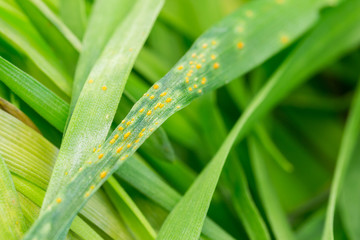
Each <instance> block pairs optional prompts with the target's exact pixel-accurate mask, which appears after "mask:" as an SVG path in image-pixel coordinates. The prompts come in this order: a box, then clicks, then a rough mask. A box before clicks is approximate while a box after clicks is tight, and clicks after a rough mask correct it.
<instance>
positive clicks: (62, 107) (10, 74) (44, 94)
mask: <svg viewBox="0 0 360 240" xmlns="http://www.w3.org/2000/svg"><path fill="white" fill-rule="evenodd" d="M0 80H1V81H2V82H3V83H5V84H6V85H7V86H8V87H9V88H10V89H11V90H12V91H13V92H14V93H15V94H17V95H18V96H20V97H21V98H22V99H23V100H24V101H25V102H26V103H27V104H29V105H30V106H31V107H32V108H33V109H34V110H35V111H36V112H38V113H39V114H40V115H41V116H42V117H43V118H45V119H46V120H47V121H48V122H49V123H50V124H51V125H53V126H54V127H56V128H57V129H58V130H60V131H61V130H63V129H64V127H65V122H66V118H67V116H68V109H69V106H68V104H67V103H66V102H65V101H63V100H62V99H60V98H59V97H57V96H56V95H55V94H54V93H52V92H51V91H49V90H48V89H47V88H46V87H45V86H43V85H42V84H41V83H39V82H38V81H36V80H35V79H33V78H32V77H31V76H30V75H28V74H26V73H24V72H23V71H21V70H20V69H18V68H17V67H15V66H14V65H12V64H11V63H9V62H8V61H6V60H5V59H3V58H2V57H0Z"/></svg>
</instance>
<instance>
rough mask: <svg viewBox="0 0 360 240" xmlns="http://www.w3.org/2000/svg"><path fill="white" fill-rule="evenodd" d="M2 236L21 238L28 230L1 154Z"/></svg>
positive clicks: (0, 219)
mask: <svg viewBox="0 0 360 240" xmlns="http://www.w3.org/2000/svg"><path fill="white" fill-rule="evenodd" d="M0 211H1V215H0V223H1V224H0V237H1V239H14V240H15V239H20V238H21V237H22V236H23V234H24V233H25V232H26V230H27V227H26V224H25V219H24V216H23V213H22V211H21V208H20V204H19V199H18V196H17V193H16V190H15V187H14V183H13V181H12V178H11V175H10V171H9V169H8V168H7V167H6V163H5V161H4V159H3V158H2V156H1V155H0Z"/></svg>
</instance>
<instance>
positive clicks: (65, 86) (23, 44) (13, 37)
mask: <svg viewBox="0 0 360 240" xmlns="http://www.w3.org/2000/svg"><path fill="white" fill-rule="evenodd" d="M0 16H1V17H0V34H1V36H2V37H3V38H4V40H6V41H7V42H9V44H10V45H12V46H14V48H15V49H20V50H21V51H22V52H23V53H24V54H25V55H26V56H27V57H28V58H29V59H31V61H32V62H33V63H34V64H35V65H36V66H37V67H38V68H39V69H40V70H41V71H42V72H43V73H45V75H47V76H48V77H49V78H50V79H51V80H52V81H53V83H54V84H55V85H56V86H58V87H59V88H60V89H61V90H62V91H63V92H64V93H66V94H67V95H68V96H69V95H70V94H71V84H72V80H71V78H70V76H69V73H68V72H67V71H66V69H65V67H64V66H63V65H62V63H60V61H59V59H58V58H57V57H56V55H55V53H54V52H53V50H52V49H51V48H50V46H49V45H48V44H47V43H46V41H45V40H44V39H43V38H42V37H41V36H40V35H39V34H38V32H37V31H36V29H34V28H33V27H32V25H31V23H30V22H28V21H27V19H26V18H25V16H24V15H22V13H21V12H19V11H18V10H17V9H15V8H13V7H11V6H10V5H8V4H6V3H5V2H0Z"/></svg>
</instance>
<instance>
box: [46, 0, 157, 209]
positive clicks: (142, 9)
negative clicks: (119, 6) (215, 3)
mask: <svg viewBox="0 0 360 240" xmlns="http://www.w3.org/2000/svg"><path fill="white" fill-rule="evenodd" d="M162 4H163V0H151V1H149V0H139V1H137V2H136V4H135V6H134V7H133V8H132V10H131V11H130V12H129V13H128V15H127V16H126V17H125V18H124V20H123V21H122V23H121V24H120V25H119V26H118V27H117V29H116V31H115V32H114V35H113V36H112V37H111V39H110V40H109V42H108V43H107V45H106V47H105V49H104V51H103V52H102V53H101V56H100V58H99V59H98V60H97V62H96V64H95V65H94V67H93V69H92V70H91V72H90V74H89V76H88V77H87V79H88V80H87V83H86V84H85V85H84V88H83V90H82V91H81V94H80V97H79V99H78V101H77V103H76V106H75V109H74V111H73V113H72V115H71V117H70V121H69V123H68V125H67V129H66V132H65V135H64V137H63V140H62V144H61V148H60V152H59V155H58V158H57V160H56V162H55V166H54V169H53V173H52V177H51V179H50V183H49V187H48V189H47V193H46V196H45V200H44V205H43V210H45V209H46V208H47V206H48V205H49V204H50V202H51V201H53V200H54V199H55V196H56V194H57V193H58V192H59V191H61V188H62V187H61V186H65V183H67V182H68V181H70V180H71V178H72V177H73V176H74V175H75V174H76V173H77V172H78V171H79V167H80V166H81V165H82V164H83V163H84V162H85V160H86V158H87V156H89V155H90V154H91V153H92V152H95V151H97V149H98V148H99V147H100V146H99V144H101V143H102V142H103V141H104V139H105V138H106V136H107V134H108V131H109V129H110V126H111V123H112V120H113V118H114V115H115V112H116V110H117V106H118V103H119V101H120V98H121V94H122V92H123V90H124V86H125V83H126V80H127V78H128V76H129V73H130V71H131V68H132V66H133V64H134V62H135V58H136V56H137V54H138V53H139V51H140V48H141V47H142V45H143V44H144V42H145V39H146V37H147V35H148V33H149V32H150V30H151V27H152V24H153V22H154V21H155V19H156V17H157V15H158V13H159V11H160V9H161V7H162ZM139 32H141V34H140V35H139V34H138V33H139ZM130 123H132V122H131V120H130ZM128 124H129V123H128ZM93 149H95V151H93ZM86 164H87V165H89V163H86ZM65 173H67V175H66V174H65ZM59 186H60V187H59Z"/></svg>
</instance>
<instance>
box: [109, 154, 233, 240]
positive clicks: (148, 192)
mask: <svg viewBox="0 0 360 240" xmlns="http://www.w3.org/2000/svg"><path fill="white" fill-rule="evenodd" d="M131 158H132V159H131V160H129V161H127V162H125V164H124V165H123V166H121V167H120V168H119V170H118V171H117V172H116V174H117V175H118V176H119V177H121V178H122V179H124V180H125V181H127V182H128V183H130V184H131V185H132V186H133V187H135V188H136V189H137V190H139V191H140V192H142V193H143V194H144V195H145V196H147V197H148V198H150V199H151V200H153V201H154V202H155V203H157V204H159V205H160V206H161V207H163V208H164V209H166V210H168V211H171V210H172V209H173V208H174V207H175V205H176V203H177V202H178V201H179V200H180V199H181V195H180V194H179V193H178V192H177V191H175V190H174V189H173V188H172V187H170V186H169V185H168V184H167V183H166V182H165V181H164V180H163V179H162V178H161V177H160V176H158V175H157V174H156V172H154V171H153V170H152V169H151V168H150V167H149V166H147V165H146V164H145V163H144V162H143V161H142V160H141V159H140V158H139V157H138V156H137V155H136V154H135V155H133V156H132V157H131ZM202 233H203V234H204V235H206V236H207V237H208V238H210V239H223V240H226V239H229V240H230V239H233V237H231V236H230V235H229V234H228V233H226V232H225V231H224V230H222V229H221V228H220V227H219V226H218V225H217V224H216V223H214V222H213V221H212V220H211V219H209V218H206V219H205V222H204V227H203V229H202Z"/></svg>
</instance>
